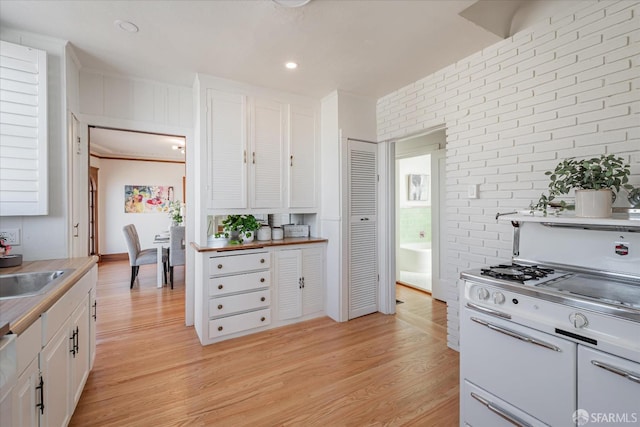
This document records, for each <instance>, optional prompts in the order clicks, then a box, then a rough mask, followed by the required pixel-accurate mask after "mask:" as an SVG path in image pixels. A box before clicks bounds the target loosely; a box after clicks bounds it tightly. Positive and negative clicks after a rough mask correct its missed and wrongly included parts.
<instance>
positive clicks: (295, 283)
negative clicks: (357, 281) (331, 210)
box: [194, 242, 326, 345]
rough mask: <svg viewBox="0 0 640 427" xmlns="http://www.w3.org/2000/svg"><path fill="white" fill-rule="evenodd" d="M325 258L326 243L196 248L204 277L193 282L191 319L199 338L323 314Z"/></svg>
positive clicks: (213, 338) (212, 339)
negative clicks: (214, 251) (215, 250)
mask: <svg viewBox="0 0 640 427" xmlns="http://www.w3.org/2000/svg"><path fill="white" fill-rule="evenodd" d="M272 258H273V259H272ZM325 259H326V244H325V243H324V242H317V243H316V242H314V243H307V244H296V245H291V246H284V247H283V246H267V247H266V248H264V249H245V250H242V249H240V250H234V251H223V252H217V253H214V254H211V253H208V252H198V254H197V258H196V267H198V268H202V280H201V281H200V280H197V281H196V303H195V313H196V316H195V322H194V324H195V329H196V332H197V334H198V337H199V338H200V342H201V343H202V344H203V345H207V344H213V343H215V342H218V341H222V340H225V339H229V338H235V337H239V336H241V335H247V334H251V333H255V332H259V331H262V330H265V329H268V328H274V327H278V326H284V325H287V324H290V323H293V322H299V321H303V320H308V319H311V318H314V317H318V316H322V315H324V314H325V307H324V303H325V262H326V261H325ZM274 310H275V311H274Z"/></svg>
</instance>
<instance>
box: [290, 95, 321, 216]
mask: <svg viewBox="0 0 640 427" xmlns="http://www.w3.org/2000/svg"><path fill="white" fill-rule="evenodd" d="M289 120H290V134H289V138H290V140H289V158H288V160H289V207H290V208H315V206H316V118H315V114H314V112H313V110H310V109H306V108H303V107H298V106H296V105H291V107H290V110H289Z"/></svg>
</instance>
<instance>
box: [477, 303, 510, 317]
mask: <svg viewBox="0 0 640 427" xmlns="http://www.w3.org/2000/svg"><path fill="white" fill-rule="evenodd" d="M467 308H470V309H472V310H476V311H479V312H480V313H484V314H489V315H491V316H497V317H500V318H502V319H511V315H510V314H507V313H503V312H501V311H498V310H492V309H490V308H486V307H481V306H479V305H476V304H474V303H472V302H468V303H467Z"/></svg>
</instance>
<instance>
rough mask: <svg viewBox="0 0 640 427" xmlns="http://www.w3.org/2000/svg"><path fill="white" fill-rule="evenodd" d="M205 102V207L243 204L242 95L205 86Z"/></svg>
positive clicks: (245, 168)
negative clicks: (207, 191) (207, 178)
mask: <svg viewBox="0 0 640 427" xmlns="http://www.w3.org/2000/svg"><path fill="white" fill-rule="evenodd" d="M207 103H208V105H207V108H208V120H209V123H208V124H207V125H208V131H207V138H208V141H207V142H208V149H209V165H208V170H209V208H213V209H230V208H231V209H233V208H246V207H247V178H246V177H247V161H248V159H247V156H248V153H247V136H246V126H247V124H246V117H247V113H246V97H245V96H244V95H237V94H231V93H225V92H220V91H216V90H208V91H207Z"/></svg>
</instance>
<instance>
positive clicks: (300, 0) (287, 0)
mask: <svg viewBox="0 0 640 427" xmlns="http://www.w3.org/2000/svg"><path fill="white" fill-rule="evenodd" d="M272 1H273V2H274V3H275V4H277V5H279V6H283V7H301V6H304V5H305V4H307V3H309V2H310V1H311V0H272Z"/></svg>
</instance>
